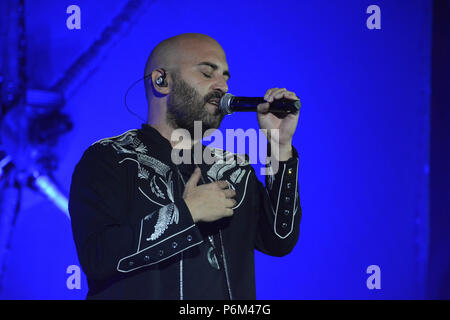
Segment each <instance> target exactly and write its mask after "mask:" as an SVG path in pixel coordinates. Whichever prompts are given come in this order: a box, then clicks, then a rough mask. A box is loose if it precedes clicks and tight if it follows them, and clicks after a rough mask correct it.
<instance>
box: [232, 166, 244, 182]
mask: <svg viewBox="0 0 450 320" xmlns="http://www.w3.org/2000/svg"><path fill="white" fill-rule="evenodd" d="M245 172H246V170H245V169H241V168H239V169H237V170H236V171H234V172H233V173H232V174H231V175H230V180H231V182H233V183H234V184H237V183H239V182H241V180H242V177H243V176H244V175H245Z"/></svg>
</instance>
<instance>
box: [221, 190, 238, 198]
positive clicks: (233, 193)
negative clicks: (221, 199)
mask: <svg viewBox="0 0 450 320" xmlns="http://www.w3.org/2000/svg"><path fill="white" fill-rule="evenodd" d="M223 193H224V194H225V198H233V197H235V196H236V191H234V190H233V189H225V190H223Z"/></svg>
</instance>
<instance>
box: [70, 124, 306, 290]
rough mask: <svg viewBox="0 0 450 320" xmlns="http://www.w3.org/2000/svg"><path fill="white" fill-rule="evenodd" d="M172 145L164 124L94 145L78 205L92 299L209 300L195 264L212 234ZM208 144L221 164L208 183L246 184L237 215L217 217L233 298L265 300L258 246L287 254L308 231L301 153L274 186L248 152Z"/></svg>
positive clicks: (86, 158)
mask: <svg viewBox="0 0 450 320" xmlns="http://www.w3.org/2000/svg"><path fill="white" fill-rule="evenodd" d="M171 150H172V147H171V145H170V143H169V141H168V140H166V139H165V138H163V137H162V136H161V135H160V134H159V132H158V131H157V130H155V129H154V128H152V127H150V126H147V125H143V126H142V128H141V129H139V130H138V129H134V130H130V131H127V132H125V133H123V134H122V135H120V136H117V137H112V138H107V139H103V140H100V141H98V142H96V143H94V144H93V145H92V146H90V147H89V148H88V149H87V150H86V151H85V152H84V154H83V156H82V158H81V160H80V161H79V163H78V164H77V166H76V168H75V171H74V173H73V177H72V184H71V190H70V199H69V212H70V215H71V221H72V231H73V237H74V241H75V245H76V248H77V253H78V258H79V261H80V264H81V267H82V269H83V271H84V272H85V274H86V276H87V280H88V285H89V292H88V296H87V298H90V299H192V298H193V297H195V298H198V297H204V298H205V299H208V298H209V297H208V292H193V291H192V290H194V291H195V288H196V286H195V284H194V285H193V284H190V286H191V288H194V289H190V290H191V292H193V293H195V294H192V295H191V294H190V293H189V292H186V285H187V284H189V281H190V279H193V278H194V274H189V273H193V272H194V271H192V270H193V269H192V268H189V264H190V263H191V261H196V260H195V259H202V256H201V255H199V254H198V252H200V251H199V248H201V247H202V245H206V243H207V242H208V239H207V237H205V235H204V233H203V232H202V230H201V228H200V225H199V224H196V223H194V221H193V219H192V215H191V213H190V212H189V209H188V207H187V206H186V203H185V202H184V200H183V198H182V194H183V191H184V182H185V181H186V178H184V179H183V176H182V175H181V174H180V170H179V167H178V166H177V165H175V164H174V163H173V162H172V160H171ZM202 150H203V151H204V152H203V154H205V152H209V153H210V155H211V156H212V157H213V158H214V159H215V162H214V163H213V164H212V165H207V164H205V163H201V164H199V165H198V166H199V167H200V169H201V171H202V179H201V181H200V182H199V184H201V183H210V182H213V181H219V180H226V181H227V182H228V185H229V187H230V188H232V189H234V190H235V191H236V197H235V200H236V201H237V204H236V206H235V207H234V208H233V209H234V214H233V216H231V217H227V218H223V219H220V220H219V221H217V222H216V223H211V225H214V226H215V230H216V231H215V234H214V236H215V238H214V241H215V244H216V246H217V247H218V256H217V259H218V260H220V261H219V264H220V266H221V270H222V269H223V278H224V279H225V281H224V283H225V284H224V287H226V290H225V291H226V298H230V299H255V298H256V290H255V273H254V249H257V250H259V251H261V252H263V253H265V254H268V255H272V256H284V255H286V254H288V253H289V252H290V251H291V250H292V249H293V248H294V246H295V244H296V242H297V239H298V236H299V225H300V218H301V207H300V198H299V191H298V189H299V188H298V163H299V160H298V154H297V151H296V150H295V149H293V157H292V158H290V159H289V160H288V161H284V162H279V169H278V172H277V173H276V174H275V175H267V176H266V186H265V187H264V185H263V184H262V183H261V182H260V181H259V180H258V178H257V176H256V173H255V172H254V169H253V167H252V166H251V165H250V163H249V158H248V156H247V155H240V154H234V153H231V152H226V151H223V150H220V149H216V148H210V147H205V146H203V145H202ZM205 150H206V151H205ZM205 201H214V199H205ZM204 224H205V223H204ZM188 254H189V255H190V257H191V258H192V259H193V260H192V259H190V260H188V259H187V256H188ZM197 256H198V257H197ZM208 259H209V256H208ZM189 270H190V271H189ZM194 270H196V269H194ZM195 276H197V278H196V279H200V280H196V281H203V280H202V278H201V277H200V278H198V275H195ZM205 281H208V279H205ZM201 287H202V286H200V285H199V286H198V288H201Z"/></svg>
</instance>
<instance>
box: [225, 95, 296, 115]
mask: <svg viewBox="0 0 450 320" xmlns="http://www.w3.org/2000/svg"><path fill="white" fill-rule="evenodd" d="M265 102H267V101H266V100H264V98H261V97H236V96H233V95H232V94H231V93H225V95H224V96H223V97H222V99H220V102H219V110H220V111H221V112H222V113H223V114H231V113H233V112H248V111H256V107H257V106H258V104H260V103H265ZM269 105H270V107H269V112H272V113H295V112H297V111H299V110H300V100H291V99H286V98H283V99H279V100H274V101H272V102H271V103H270V104H269Z"/></svg>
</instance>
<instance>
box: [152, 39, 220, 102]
mask: <svg viewBox="0 0 450 320" xmlns="http://www.w3.org/2000/svg"><path fill="white" fill-rule="evenodd" d="M208 49H212V50H215V51H218V52H220V55H221V56H222V57H223V59H225V52H224V51H223V49H222V47H221V46H220V44H219V43H218V42H217V41H216V40H215V39H213V38H211V37H210V36H208V35H205V34H201V33H183V34H180V35H176V36H173V37H171V38H168V39H166V40H163V41H161V42H160V43H159V44H158V45H157V46H156V47H155V48H154V49H153V50H152V52H151V53H150V55H149V57H148V59H147V63H146V64H145V71H144V76H147V77H148V76H150V74H151V73H152V72H153V71H154V70H156V69H158V68H163V69H165V70H166V71H172V72H178V71H179V70H180V68H181V66H182V65H183V64H188V63H189V62H191V61H192V60H193V59H195V57H196V56H198V55H199V53H200V52H201V51H205V50H208ZM149 80H150V81H145V87H146V92H147V95H148V94H149V93H150V92H151V91H152V90H151V88H150V86H151V79H149Z"/></svg>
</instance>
